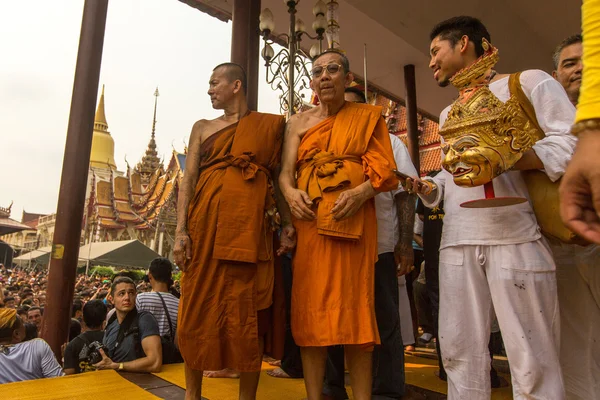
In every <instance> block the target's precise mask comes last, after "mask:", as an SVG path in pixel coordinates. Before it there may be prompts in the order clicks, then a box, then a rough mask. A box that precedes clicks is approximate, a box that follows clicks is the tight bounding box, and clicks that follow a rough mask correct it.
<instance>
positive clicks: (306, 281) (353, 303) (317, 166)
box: [291, 103, 398, 346]
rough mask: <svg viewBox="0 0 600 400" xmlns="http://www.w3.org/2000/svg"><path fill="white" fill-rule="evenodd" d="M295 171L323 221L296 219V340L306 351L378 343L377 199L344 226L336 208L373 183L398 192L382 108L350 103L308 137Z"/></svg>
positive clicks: (384, 189)
mask: <svg viewBox="0 0 600 400" xmlns="http://www.w3.org/2000/svg"><path fill="white" fill-rule="evenodd" d="M296 165H297V186H298V189H301V190H304V191H306V192H307V193H308V195H309V196H310V197H311V199H312V200H313V204H314V205H313V211H314V212H315V214H316V215H317V219H316V220H314V221H301V220H294V226H295V227H296V232H297V235H298V244H297V250H296V254H295V257H294V264H293V266H294V272H293V273H294V276H293V279H294V280H293V282H294V283H293V286H292V315H291V317H292V322H291V325H292V333H293V336H294V339H295V340H296V343H297V344H298V345H299V346H330V345H336V344H362V345H367V346H368V345H372V344H378V343H380V340H379V332H378V330H377V321H376V320H375V308H374V304H375V303H374V301H375V299H374V285H375V283H374V282H375V262H376V261H377V217H376V215H375V204H374V201H373V199H371V200H369V201H367V202H365V204H364V205H363V206H362V207H361V209H360V210H359V211H358V212H357V213H356V214H355V215H354V216H352V217H350V218H348V219H346V220H342V221H339V222H337V221H335V220H333V218H332V216H331V214H330V210H331V208H332V207H333V204H334V202H335V201H336V200H337V198H338V196H339V195H340V193H341V192H342V191H343V190H347V189H350V188H354V187H356V186H358V185H360V184H362V183H363V182H365V181H366V180H367V179H369V180H370V181H371V184H372V185H373V187H374V188H375V190H376V191H387V190H393V189H396V188H397V187H398V180H397V179H396V178H395V176H394V174H393V172H392V170H393V169H395V168H396V164H395V161H394V156H393V153H392V146H391V142H390V138H389V134H388V130H387V127H386V125H385V122H384V120H383V118H382V117H381V108H380V107H374V106H370V105H366V104H355V103H346V104H345V105H344V107H343V108H342V109H341V110H340V111H339V112H338V113H337V114H336V115H334V116H332V117H330V118H328V119H326V120H324V121H322V122H321V123H319V124H318V125H316V126H314V127H313V128H311V129H310V130H309V131H308V132H307V133H306V134H305V135H304V137H303V138H302V141H301V143H300V146H299V148H298V162H297V164H296Z"/></svg>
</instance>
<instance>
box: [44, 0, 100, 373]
mask: <svg viewBox="0 0 600 400" xmlns="http://www.w3.org/2000/svg"><path fill="white" fill-rule="evenodd" d="M107 8H108V0H85V4H84V8H83V18H82V22H81V34H80V37H79V50H78V53H77V64H76V66H75V79H74V82H73V95H72V97H71V111H70V114H69V125H68V128H67V143H66V146H65V157H64V161H63V169H62V176H61V181H60V192H59V195H58V206H57V211H56V227H55V229H54V239H53V242H52V252H51V259H50V265H49V272H48V291H47V293H48V295H47V297H46V300H47V302H46V308H45V310H44V322H43V324H42V331H41V336H42V337H43V338H44V339H45V340H46V341H47V342H48V344H50V347H51V348H52V351H53V352H54V355H55V356H56V358H57V359H58V360H59V361H60V360H61V349H60V348H61V346H62V345H63V344H64V343H66V342H67V341H68V337H69V326H70V322H71V306H72V303H73V294H74V291H75V278H76V275H77V260H78V258H79V245H80V239H81V221H82V219H83V209H84V202H85V191H86V185H87V179H88V174H87V171H88V169H89V165H90V151H91V148H92V135H93V130H94V114H95V111H96V97H97V96H98V82H99V80H100V65H101V63H102V47H103V45H104V30H105V27H106V11H107Z"/></svg>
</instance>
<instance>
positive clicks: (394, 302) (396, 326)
mask: <svg viewBox="0 0 600 400" xmlns="http://www.w3.org/2000/svg"><path fill="white" fill-rule="evenodd" d="M398 303H399V300H398V277H397V275H396V261H395V260H394V253H383V254H380V255H379V260H378V261H377V263H376V264H375V314H376V317H377V327H378V328H379V336H380V337H381V345H379V346H375V349H374V350H373V391H372V398H373V400H391V399H400V398H402V396H403V395H404V347H403V345H402V335H401V333H400V315H399V313H398ZM344 383H345V382H344V347H343V346H331V347H329V348H328V349H327V365H326V368H325V384H324V386H323V394H326V395H328V396H331V397H333V398H335V399H336V400H343V399H347V398H348V394H347V393H346V388H345V387H344Z"/></svg>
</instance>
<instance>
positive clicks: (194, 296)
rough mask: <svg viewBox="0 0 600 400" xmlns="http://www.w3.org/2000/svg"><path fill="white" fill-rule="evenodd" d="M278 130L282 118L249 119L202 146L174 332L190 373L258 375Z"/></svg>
mask: <svg viewBox="0 0 600 400" xmlns="http://www.w3.org/2000/svg"><path fill="white" fill-rule="evenodd" d="M284 126H285V120H284V118H283V117H282V116H278V115H271V114H261V113H256V112H251V113H249V114H247V115H246V116H244V117H243V118H242V119H241V120H240V121H239V122H238V123H237V124H234V125H231V126H228V127H226V128H224V129H222V130H221V131H219V132H217V133H215V134H213V135H212V136H210V137H209V138H208V139H207V140H206V141H205V142H204V143H202V145H201V150H200V151H201V159H200V175H199V178H198V183H197V184H196V189H195V194H194V197H193V198H192V200H191V202H190V206H189V210H188V232H189V235H190V239H191V242H192V258H191V260H190V262H189V263H188V268H187V269H186V271H185V272H184V273H183V275H182V278H181V302H180V310H179V323H178V329H177V334H178V338H179V348H180V350H181V354H182V356H183V358H184V360H185V362H186V364H187V365H188V366H189V367H190V368H192V369H195V370H220V369H223V368H233V369H236V370H238V371H241V372H251V371H260V367H261V361H262V359H261V355H260V353H259V342H258V339H259V338H258V325H257V322H258V321H257V311H258V310H264V309H267V308H269V307H270V306H271V304H272V302H273V287H274V257H273V232H272V229H271V224H270V221H269V219H268V218H267V216H266V210H267V209H268V208H270V207H272V206H273V205H274V198H273V194H274V193H273V188H272V186H271V183H270V179H271V174H272V171H273V170H274V169H275V167H276V166H277V165H278V164H279V162H280V161H279V160H280V156H281V144H282V137H283V130H284ZM282 332H283V329H282Z"/></svg>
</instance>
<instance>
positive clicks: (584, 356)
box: [548, 35, 600, 400]
mask: <svg viewBox="0 0 600 400" xmlns="http://www.w3.org/2000/svg"><path fill="white" fill-rule="evenodd" d="M582 57H583V38H582V36H581V35H573V36H570V37H568V38H566V39H565V40H563V41H562V42H561V44H560V45H558V47H557V49H556V52H555V53H554V63H555V68H556V71H554V72H553V74H552V75H553V76H554V78H555V79H556V80H557V81H558V82H559V83H560V84H561V85H562V86H563V87H564V88H565V90H566V92H567V94H568V95H569V99H571V102H572V103H573V105H574V106H577V103H578V101H579V88H580V86H581V75H582V70H583V62H582ZM548 240H549V242H550V246H551V248H552V252H553V253H554V260H555V261H556V276H557V284H558V300H559V305H560V316H561V318H560V328H561V329H560V341H561V346H560V363H561V367H562V370H563V376H564V379H565V389H566V392H567V396H568V398H569V399H570V400H571V399H573V400H575V399H577V400H580V399H581V400H583V399H595V398H600V386H599V385H598V384H597V383H598V382H600V353H598V352H597V351H596V349H597V343H596V342H595V341H594V340H590V338H595V337H598V336H599V335H600V268H599V267H600V247H599V246H598V245H597V244H590V245H588V246H586V247H582V246H579V245H577V244H565V243H561V242H560V241H558V240H555V239H552V238H549V239H548Z"/></svg>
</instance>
